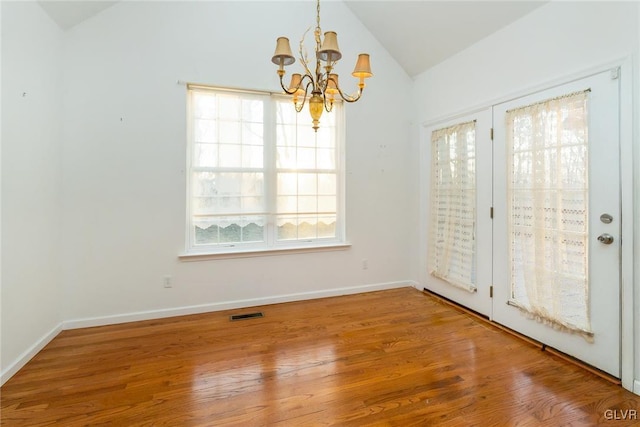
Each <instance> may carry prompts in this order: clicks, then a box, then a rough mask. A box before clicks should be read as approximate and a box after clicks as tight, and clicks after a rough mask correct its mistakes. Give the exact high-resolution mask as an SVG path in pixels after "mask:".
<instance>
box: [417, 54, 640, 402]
mask: <svg viewBox="0 0 640 427" xmlns="http://www.w3.org/2000/svg"><path fill="white" fill-rule="evenodd" d="M632 64H633V60H632V56H631V55H628V56H625V57H623V58H618V59H616V60H612V61H610V62H607V63H604V64H600V65H597V66H595V67H592V68H589V69H586V70H582V71H580V72H577V73H573V74H568V75H565V76H562V77H560V78H557V79H553V80H550V81H547V82H546V83H543V84H538V85H535V86H530V87H526V88H524V89H522V90H519V91H517V92H515V93H510V94H507V95H503V96H500V97H497V98H494V99H490V100H487V101H485V102H483V103H480V104H477V105H475V106H473V107H471V108H468V109H465V110H462V111H458V112H457V113H452V114H447V115H443V116H440V117H436V118H432V119H429V120H427V121H424V122H422V123H421V126H420V128H419V131H418V136H419V148H420V149H422V148H421V147H423V146H424V144H423V143H424V141H427V140H428V135H427V132H426V128H427V127H430V126H433V125H435V124H437V123H440V122H445V121H449V120H454V119H456V118H458V117H462V116H465V115H468V114H471V113H473V112H476V111H479V110H483V109H485V108H489V107H492V106H493V105H497V104H501V103H503V102H507V101H510V100H513V99H516V98H520V97H522V96H525V95H528V94H530V93H534V92H539V91H541V90H544V89H548V88H551V87H554V86H559V85H562V84H565V83H569V82H572V81H574V80H579V79H582V78H585V77H589V76H591V75H594V74H598V73H601V72H603V71H606V70H609V69H611V68H615V67H619V69H620V195H621V209H620V212H621V216H622V223H621V228H622V231H621V234H622V241H621V259H620V276H621V277H620V279H621V280H620V288H621V293H622V295H621V306H620V315H621V319H620V320H621V331H620V332H621V333H620V337H621V348H620V354H621V361H620V368H621V371H620V372H621V381H622V387H624V388H625V389H627V390H629V391H633V392H634V393H636V394H638V395H640V348H638V349H637V350H636V341H638V347H640V338H637V337H638V336H640V330H638V331H636V330H635V329H634V321H635V318H634V317H635V316H634V307H635V306H636V303H635V299H638V300H639V301H640V298H639V297H638V296H639V295H640V288H638V289H636V286H635V284H634V281H633V280H634V271H633V270H634V259H635V256H634V255H635V254H634V250H633V249H634V248H633V244H634V236H635V234H634V231H635V230H634V224H633V214H634V197H633V196H634V194H633V191H634V167H633V160H634V157H633V133H634V123H633V114H634V109H633V107H634V105H633V92H632V91H633V80H634V79H633V75H632V73H633V71H634V70H633V66H632ZM636 72H637V70H636ZM639 80H640V79H639ZM636 114H637V112H636ZM639 137H640V135H639ZM639 143H640V141H639ZM420 159H422V156H421V157H420ZM638 167H640V165H638ZM427 173H428V171H427V170H426V165H424V164H423V163H422V162H421V163H420V171H419V179H420V183H419V188H420V192H419V193H420V206H419V208H420V210H419V215H420V227H419V233H420V239H419V250H418V253H419V256H420V260H419V262H418V266H419V267H420V276H419V280H420V282H419V283H418V285H417V286H416V287H417V288H418V289H420V290H422V288H423V287H424V284H425V278H426V246H427V241H426V239H427V237H426V236H427V234H426V232H427V228H426V222H425V221H424V217H425V216H426V212H427V209H428V205H427V200H426V196H425V195H426V194H428V189H426V188H424V187H425V186H424V184H423V183H424V182H425V181H424V178H425V177H426V176H427ZM638 227H640V225H638ZM639 252H640V251H639ZM638 255H639V256H640V253H639V254H638ZM637 273H638V276H639V277H640V271H638V272H637ZM638 284H639V286H640V279H639V280H638ZM634 291H635V299H634ZM638 310H639V311H640V302H639V305H638ZM636 359H638V363H637V365H638V367H637V368H638V372H635V369H636ZM634 383H635V387H634Z"/></svg>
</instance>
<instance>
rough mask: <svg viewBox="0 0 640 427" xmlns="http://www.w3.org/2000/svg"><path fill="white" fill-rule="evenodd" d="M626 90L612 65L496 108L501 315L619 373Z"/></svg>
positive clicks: (497, 309)
mask: <svg viewBox="0 0 640 427" xmlns="http://www.w3.org/2000/svg"><path fill="white" fill-rule="evenodd" d="M618 98H619V80H618V79H617V74H616V73H613V74H612V73H610V72H604V73H600V74H597V75H595V76H592V77H589V78H585V79H582V80H579V81H576V82H573V83H570V84H565V85H562V86H560V87H556V88H553V89H549V90H545V91H542V92H539V93H536V94H532V95H530V96H526V97H523V98H519V99H516V100H513V101H509V102H506V103H503V104H500V105H496V106H495V107H494V110H493V112H494V129H495V137H494V138H495V139H494V187H493V197H494V212H495V214H494V237H493V244H494V251H493V283H494V299H493V320H494V321H496V322H498V323H501V324H503V325H505V326H508V327H510V328H511V329H514V330H516V331H518V332H521V333H523V334H525V335H527V336H529V337H532V338H534V339H536V340H538V341H540V342H542V343H544V344H546V345H549V346H551V347H553V348H555V349H557V350H560V351H562V352H564V353H567V354H569V355H571V356H574V357H576V358H578V359H580V360H583V361H585V362H587V363H589V364H591V365H593V366H595V367H597V368H599V369H602V370H603V371H605V372H608V373H609V374H611V375H614V376H616V377H620V230H621V229H620V224H621V221H620V173H619V170H620V169H619V163H620V159H619V153H620V150H619V111H618V110H619V106H618V105H619V104H618ZM536 139H538V141H536ZM532 301H535V302H532Z"/></svg>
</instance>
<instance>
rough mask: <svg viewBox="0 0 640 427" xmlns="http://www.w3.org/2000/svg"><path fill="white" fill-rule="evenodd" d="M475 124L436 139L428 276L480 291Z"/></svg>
mask: <svg viewBox="0 0 640 427" xmlns="http://www.w3.org/2000/svg"><path fill="white" fill-rule="evenodd" d="M475 135H476V131H475V122H468V123H461V124H457V125H455V126H451V127H448V128H445V129H440V130H436V131H434V132H433V133H432V135H431V224H430V234H429V260H428V268H429V273H430V274H431V275H433V276H435V277H438V278H440V279H442V280H445V281H446V282H448V283H450V284H451V285H453V286H457V287H460V288H464V289H467V290H469V291H474V290H475V289H476V269H475V255H476V241H475V235H476V160H475Z"/></svg>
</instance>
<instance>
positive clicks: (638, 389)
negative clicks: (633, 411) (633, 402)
mask: <svg viewBox="0 0 640 427" xmlns="http://www.w3.org/2000/svg"><path fill="white" fill-rule="evenodd" d="M633 392H634V393H635V394H637V395H638V396H640V380H634V381H633Z"/></svg>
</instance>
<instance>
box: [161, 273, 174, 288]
mask: <svg viewBox="0 0 640 427" xmlns="http://www.w3.org/2000/svg"><path fill="white" fill-rule="evenodd" d="M162 284H163V285H164V287H165V288H171V287H172V286H173V282H172V281H171V276H164V277H163V279H162Z"/></svg>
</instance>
